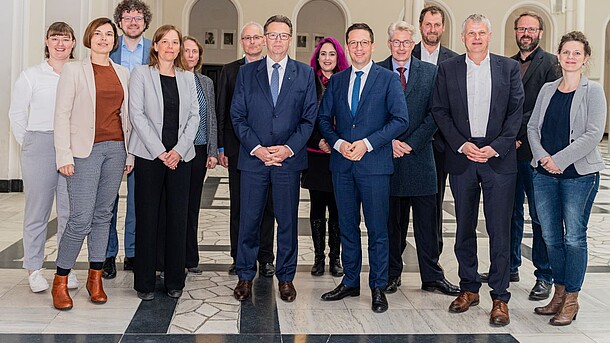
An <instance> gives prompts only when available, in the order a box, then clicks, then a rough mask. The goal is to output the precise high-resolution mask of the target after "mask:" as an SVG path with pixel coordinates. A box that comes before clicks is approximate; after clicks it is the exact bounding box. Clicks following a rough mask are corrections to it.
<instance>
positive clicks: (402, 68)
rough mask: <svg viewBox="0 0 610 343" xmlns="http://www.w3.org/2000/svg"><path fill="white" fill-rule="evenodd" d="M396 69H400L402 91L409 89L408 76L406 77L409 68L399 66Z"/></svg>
mask: <svg viewBox="0 0 610 343" xmlns="http://www.w3.org/2000/svg"><path fill="white" fill-rule="evenodd" d="M396 70H398V73H399V74H400V84H401V85H402V91H403V92H404V91H405V90H406V89H407V78H406V77H405V71H406V70H407V68H405V67H398V68H396Z"/></svg>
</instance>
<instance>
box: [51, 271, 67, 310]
mask: <svg viewBox="0 0 610 343" xmlns="http://www.w3.org/2000/svg"><path fill="white" fill-rule="evenodd" d="M51 295H52V296H53V306H54V307H55V308H56V309H58V310H62V311H67V310H69V309H71V308H72V298H70V293H69V292H68V276H67V275H66V276H59V275H57V274H55V278H54V279H53V289H52V290H51Z"/></svg>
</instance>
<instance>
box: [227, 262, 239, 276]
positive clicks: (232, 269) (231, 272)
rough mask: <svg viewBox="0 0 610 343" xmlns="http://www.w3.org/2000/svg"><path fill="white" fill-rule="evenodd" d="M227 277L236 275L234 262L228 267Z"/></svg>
mask: <svg viewBox="0 0 610 343" xmlns="http://www.w3.org/2000/svg"><path fill="white" fill-rule="evenodd" d="M229 275H237V269H236V268H235V262H233V263H231V266H229Z"/></svg>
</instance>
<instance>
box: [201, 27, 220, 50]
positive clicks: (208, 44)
mask: <svg viewBox="0 0 610 343" xmlns="http://www.w3.org/2000/svg"><path fill="white" fill-rule="evenodd" d="M217 41H218V30H205V31H204V32H203V47H204V48H206V49H216V48H217V46H218V42H217Z"/></svg>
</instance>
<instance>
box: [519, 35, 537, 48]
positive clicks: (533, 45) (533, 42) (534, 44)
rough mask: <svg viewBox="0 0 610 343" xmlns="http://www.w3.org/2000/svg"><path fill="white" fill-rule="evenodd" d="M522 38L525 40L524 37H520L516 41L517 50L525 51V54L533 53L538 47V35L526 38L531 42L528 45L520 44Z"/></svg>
mask: <svg viewBox="0 0 610 343" xmlns="http://www.w3.org/2000/svg"><path fill="white" fill-rule="evenodd" d="M523 38H526V37H525V36H523V37H521V39H519V40H517V45H518V46H519V50H521V51H527V52H531V51H534V49H536V48H537V47H538V44H539V43H540V35H537V36H536V37H527V38H529V39H530V40H531V42H530V43H529V44H526V43H523V42H522V40H523Z"/></svg>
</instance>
